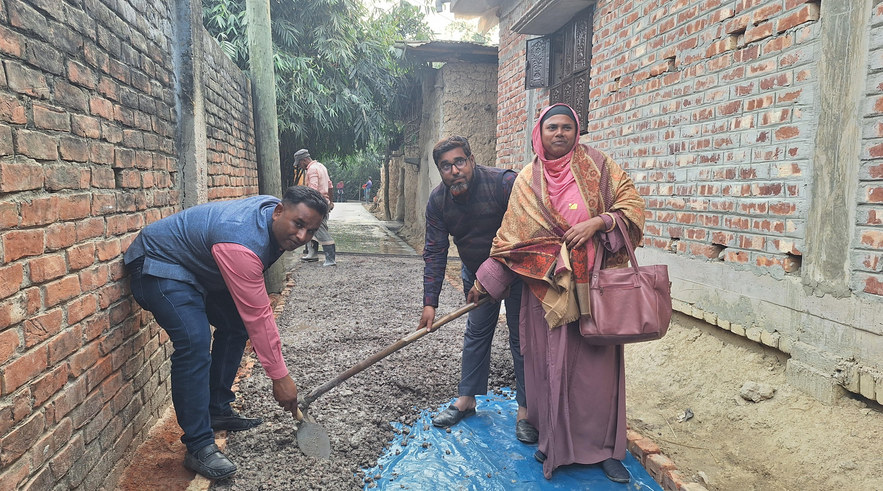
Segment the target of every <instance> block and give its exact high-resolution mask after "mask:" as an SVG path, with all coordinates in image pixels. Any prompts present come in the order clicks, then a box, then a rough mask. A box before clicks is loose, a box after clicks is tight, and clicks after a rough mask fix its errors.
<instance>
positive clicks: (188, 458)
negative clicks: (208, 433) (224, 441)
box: [184, 443, 236, 479]
mask: <svg viewBox="0 0 883 491" xmlns="http://www.w3.org/2000/svg"><path fill="white" fill-rule="evenodd" d="M184 467H186V468H188V469H190V470H191V471H194V472H196V473H198V474H199V475H201V476H204V477H207V478H209V479H226V478H228V477H230V476H232V475H233V474H236V466H235V465H233V462H230V460H229V459H228V458H227V456H226V455H224V454H222V453H221V451H220V450H219V449H218V446H217V445H215V444H214V443H210V444H208V445H206V446H204V447H202V448H201V449H199V450H198V451H196V453H195V454H191V453H190V452H187V455H185V456H184Z"/></svg>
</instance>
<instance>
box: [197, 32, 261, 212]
mask: <svg viewBox="0 0 883 491" xmlns="http://www.w3.org/2000/svg"><path fill="white" fill-rule="evenodd" d="M203 46H204V47H205V64H206V66H209V67H215V68H214V69H210V70H206V72H205V75H204V76H205V92H204V96H205V123H206V140H207V141H206V160H207V161H208V199H209V201H214V200H218V199H234V198H244V197H245V196H253V195H256V194H258V171H257V167H258V162H257V153H256V147H255V133H254V119H253V118H252V114H253V113H254V111H253V109H252V100H251V82H250V81H249V80H248V77H246V76H245V74H244V73H242V72H240V71H239V69H238V68H237V67H236V65H235V64H234V63H233V62H232V61H231V60H230V58H228V57H227V55H225V54H224V52H223V51H222V50H221V46H220V45H219V44H218V43H217V42H215V41H214V40H213V39H212V38H211V36H209V34H208V33H207V32H204V36H203Z"/></svg>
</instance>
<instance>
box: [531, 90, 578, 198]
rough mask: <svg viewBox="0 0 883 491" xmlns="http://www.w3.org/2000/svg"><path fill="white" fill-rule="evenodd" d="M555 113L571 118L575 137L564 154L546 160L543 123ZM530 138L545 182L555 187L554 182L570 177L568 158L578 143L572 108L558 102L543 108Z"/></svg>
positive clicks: (575, 117) (575, 119)
mask: <svg viewBox="0 0 883 491" xmlns="http://www.w3.org/2000/svg"><path fill="white" fill-rule="evenodd" d="M556 114H563V115H565V116H569V117H570V118H571V119H573V123H574V125H575V126H576V139H574V142H573V148H571V149H570V151H569V152H568V153H567V154H566V155H564V156H562V157H559V158H557V159H554V160H548V159H547V158H546V149H545V148H544V147H543V137H542V134H543V123H544V122H545V121H546V120H547V119H549V118H550V117H552V116H555V115H556ZM531 140H532V141H533V151H534V153H536V154H537V157H538V158H539V159H540V161H541V162H542V163H543V173H544V174H545V176H546V180H547V182H549V183H550V184H552V186H553V187H557V186H556V184H559V183H563V182H564V181H566V180H567V179H568V177H570V160H571V159H572V158H573V150H574V148H576V146H577V145H579V118H578V117H577V115H576V112H575V111H574V110H573V108H571V107H570V106H568V105H567V104H562V103H558V104H554V105H551V106H549V107H547V108H545V109H543V111H542V112H541V113H540V118H539V119H538V120H537V123H536V124H535V125H534V127H533V133H532V134H531Z"/></svg>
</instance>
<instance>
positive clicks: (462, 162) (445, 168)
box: [438, 155, 472, 174]
mask: <svg viewBox="0 0 883 491" xmlns="http://www.w3.org/2000/svg"><path fill="white" fill-rule="evenodd" d="M470 158H472V156H471V155H470V156H469V157H466V158H465V159H464V158H462V157H457V158H456V159H454V162H453V163H451V164H442V165H441V166H439V168H438V170H440V171H442V172H443V173H445V174H447V173H448V172H451V169H452V168H453V167H457V168H458V169H462V168H463V167H466V162H469V159H470Z"/></svg>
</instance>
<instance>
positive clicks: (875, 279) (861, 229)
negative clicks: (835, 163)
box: [852, 4, 883, 295]
mask: <svg viewBox="0 0 883 491" xmlns="http://www.w3.org/2000/svg"><path fill="white" fill-rule="evenodd" d="M871 26H872V27H871V29H872V30H871V34H870V36H869V40H870V46H869V50H870V53H869V56H868V62H869V63H868V67H869V72H868V82H867V91H868V100H867V103H866V113H867V114H866V119H865V125H864V126H865V131H864V133H863V135H864V144H863V148H862V163H861V168H860V170H859V192H858V213H857V222H856V230H857V232H856V234H857V240H856V244H857V245H856V248H855V251H853V254H852V268H853V272H854V278H855V284H854V288H855V289H857V290H860V291H864V292H867V293H870V294H873V295H883V39H881V37H880V35H881V33H883V4H879V5H877V6H876V7H874V11H873V17H872V18H871Z"/></svg>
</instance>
